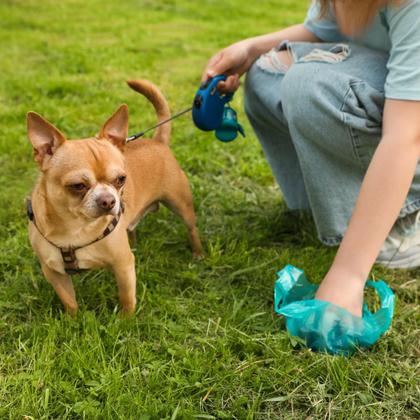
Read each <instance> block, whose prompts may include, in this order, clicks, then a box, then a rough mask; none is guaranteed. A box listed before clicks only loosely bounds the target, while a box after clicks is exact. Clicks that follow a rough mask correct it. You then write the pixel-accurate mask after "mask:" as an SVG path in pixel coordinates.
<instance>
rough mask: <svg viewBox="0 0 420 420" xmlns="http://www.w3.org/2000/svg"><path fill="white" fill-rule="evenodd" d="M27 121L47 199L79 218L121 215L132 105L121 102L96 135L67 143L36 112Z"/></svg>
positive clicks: (29, 115) (56, 206)
mask: <svg viewBox="0 0 420 420" xmlns="http://www.w3.org/2000/svg"><path fill="white" fill-rule="evenodd" d="M27 122H28V136H29V139H30V141H31V143H32V146H33V148H34V158H35V161H36V162H37V163H38V165H39V167H40V169H41V171H42V173H43V176H42V179H41V187H42V188H43V189H44V191H45V194H46V197H47V201H52V203H51V204H52V205H53V206H54V208H55V209H57V210H58V211H60V212H68V213H70V214H71V215H72V216H73V217H79V216H82V217H87V218H91V219H94V218H97V217H100V216H103V215H109V214H113V215H116V214H117V213H118V212H119V211H120V208H121V205H122V204H121V194H122V190H123V187H124V184H125V180H126V172H125V168H124V156H123V154H122V151H123V149H124V146H125V141H126V138H127V133H128V108H127V105H121V106H120V108H119V109H118V110H117V111H116V112H115V114H114V115H113V116H112V117H111V118H109V119H108V121H107V122H106V123H105V124H104V125H103V127H102V129H101V131H100V132H99V135H98V136H97V137H96V138H89V139H84V140H72V141H67V139H66V137H65V136H64V134H62V133H61V132H60V131H59V130H58V129H57V128H55V127H54V126H53V125H52V124H50V123H49V122H48V121H46V120H45V119H43V118H42V117H41V116H40V115H38V114H36V113H34V112H29V113H28V117H27Z"/></svg>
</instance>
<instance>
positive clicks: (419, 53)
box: [304, 0, 420, 117]
mask: <svg viewBox="0 0 420 420" xmlns="http://www.w3.org/2000/svg"><path fill="white" fill-rule="evenodd" d="M304 25H305V27H306V28H307V29H308V30H309V31H311V32H312V33H314V34H315V35H316V36H317V37H318V38H320V39H321V40H322V41H325V42H343V41H344V42H345V41H351V42H356V43H358V44H362V45H365V46H367V47H370V48H375V49H379V50H383V51H386V52H388V53H389V60H388V64H387V67H388V77H387V79H386V83H385V96H386V97H387V98H390V99H403V100H404V99H407V100H418V101H420V0H406V1H405V2H404V3H403V4H402V5H401V6H394V5H391V6H387V7H384V8H383V9H381V10H380V12H379V13H378V14H377V15H376V16H375V19H374V20H373V22H372V23H371V24H370V26H369V27H368V28H367V29H366V30H365V31H364V32H363V33H362V34H361V35H359V36H357V37H355V38H348V37H345V36H344V35H343V34H341V32H340V29H339V27H338V24H337V20H336V17H335V14H334V11H333V9H332V8H331V9H330V10H329V12H328V15H327V16H325V17H323V18H322V19H319V5H318V3H317V2H314V3H313V4H312V6H311V7H310V8H309V10H308V14H307V17H306V20H305V23H304ZM419 117H420V116H419Z"/></svg>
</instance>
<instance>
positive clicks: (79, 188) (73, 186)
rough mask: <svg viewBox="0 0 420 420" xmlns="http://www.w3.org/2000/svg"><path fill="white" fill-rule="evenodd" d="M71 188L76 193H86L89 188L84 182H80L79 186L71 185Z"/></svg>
mask: <svg viewBox="0 0 420 420" xmlns="http://www.w3.org/2000/svg"><path fill="white" fill-rule="evenodd" d="M69 188H70V189H71V190H73V191H76V192H82V191H85V190H86V188H87V187H86V185H85V184H83V182H80V183H78V184H70V185H69Z"/></svg>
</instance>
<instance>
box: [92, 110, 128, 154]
mask: <svg viewBox="0 0 420 420" xmlns="http://www.w3.org/2000/svg"><path fill="white" fill-rule="evenodd" d="M127 135H128V106H127V105H126V104H123V105H121V106H120V107H119V108H118V109H117V111H115V113H114V115H113V116H112V117H111V118H109V120H108V121H107V122H106V123H105V124H104V126H103V127H102V129H101V131H100V132H99V138H101V139H102V138H105V139H107V140H109V141H110V142H111V143H112V144H114V145H115V146H117V147H118V148H119V149H120V150H123V149H124V146H125V141H126V139H127Z"/></svg>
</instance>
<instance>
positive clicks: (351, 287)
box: [315, 272, 365, 316]
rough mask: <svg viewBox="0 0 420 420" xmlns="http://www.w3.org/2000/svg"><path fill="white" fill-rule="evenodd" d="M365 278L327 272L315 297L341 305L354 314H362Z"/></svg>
mask: <svg viewBox="0 0 420 420" xmlns="http://www.w3.org/2000/svg"><path fill="white" fill-rule="evenodd" d="M364 288H365V280H361V279H358V278H352V277H351V276H346V275H345V274H344V273H334V272H329V273H328V274H327V275H326V276H325V278H324V280H323V281H322V283H321V285H320V287H319V289H318V291H317V293H316V296H315V298H316V299H319V300H324V301H326V302H330V303H333V304H334V305H337V306H341V307H342V308H344V309H346V310H347V311H349V312H350V313H351V314H353V315H356V316H362V308H363V293H364Z"/></svg>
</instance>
